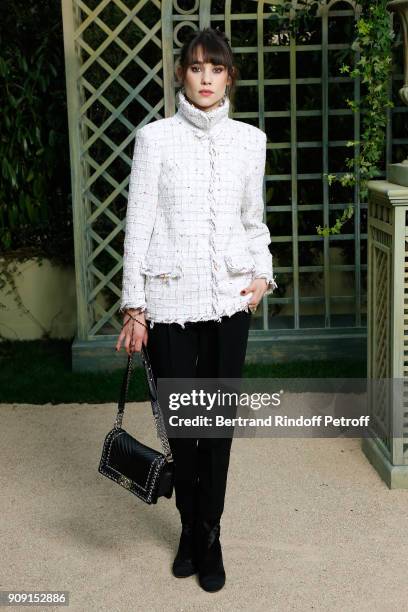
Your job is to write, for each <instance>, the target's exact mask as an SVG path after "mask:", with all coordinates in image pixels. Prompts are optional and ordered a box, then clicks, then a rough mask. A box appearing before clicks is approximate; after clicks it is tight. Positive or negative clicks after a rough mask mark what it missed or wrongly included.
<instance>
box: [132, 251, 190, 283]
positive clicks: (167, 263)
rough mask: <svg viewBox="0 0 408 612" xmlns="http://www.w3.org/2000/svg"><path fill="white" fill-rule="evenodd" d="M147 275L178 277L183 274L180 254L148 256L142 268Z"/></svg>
mask: <svg viewBox="0 0 408 612" xmlns="http://www.w3.org/2000/svg"><path fill="white" fill-rule="evenodd" d="M140 271H141V272H142V274H144V275H145V276H159V277H162V278H178V277H179V276H181V261H180V256H179V255H177V254H176V253H168V254H160V255H156V256H153V257H151V258H149V259H148V258H146V259H145V260H144V261H143V263H142V265H141V268H140Z"/></svg>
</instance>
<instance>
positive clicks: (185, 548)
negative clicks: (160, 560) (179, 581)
mask: <svg viewBox="0 0 408 612" xmlns="http://www.w3.org/2000/svg"><path fill="white" fill-rule="evenodd" d="M194 533H195V529H194V521H192V520H189V521H182V529H181V536H180V543H179V547H178V551H177V555H176V558H175V559H174V561H173V574H174V576H176V577H177V578H187V576H192V575H193V574H195V573H196V571H197V566H196V558H195V557H196V555H195V547H194V544H195V538H194Z"/></svg>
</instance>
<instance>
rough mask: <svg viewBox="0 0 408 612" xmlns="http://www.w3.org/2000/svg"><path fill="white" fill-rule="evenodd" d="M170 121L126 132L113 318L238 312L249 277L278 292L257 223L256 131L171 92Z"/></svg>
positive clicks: (212, 316)
mask: <svg viewBox="0 0 408 612" xmlns="http://www.w3.org/2000/svg"><path fill="white" fill-rule="evenodd" d="M176 100H177V112H176V114H175V115H173V116H172V117H168V118H165V119H159V120H157V121H154V122H152V123H149V124H146V125H144V126H143V127H142V128H140V129H138V130H137V132H136V140H135V147H134V154H133V160H132V168H131V174H130V183H129V195H128V205H127V213H126V229H125V240H124V257H123V283H122V298H121V304H120V309H119V312H123V311H125V310H126V309H127V308H141V309H142V310H143V311H144V313H145V317H146V320H147V321H148V323H149V325H150V327H153V325H154V323H155V322H156V323H157V322H163V323H179V324H180V325H181V326H182V327H183V328H184V327H185V323H186V322H188V321H206V320H216V321H220V320H221V317H222V316H225V315H227V316H231V315H232V314H234V313H235V312H238V311H240V310H246V311H248V302H249V301H250V299H251V297H252V293H249V294H247V295H244V296H241V295H240V291H241V290H242V289H243V288H244V287H246V286H247V285H248V284H249V283H250V281H251V280H252V279H254V278H265V279H266V280H267V282H268V288H267V291H266V294H270V293H272V292H273V290H274V289H275V288H277V287H278V285H277V283H276V281H275V278H274V276H273V266H272V254H271V253H270V250H269V247H268V245H269V244H270V243H271V238H270V233H269V230H268V227H267V225H266V224H265V223H264V222H263V211H264V201H263V176H264V171H265V157H266V135H265V133H264V132H263V131H262V130H260V129H258V128H257V127H254V126H252V125H250V124H248V123H244V122H241V121H236V120H234V119H230V118H229V117H228V112H229V106H230V103H229V99H228V97H227V98H225V101H224V103H223V104H221V105H220V106H218V107H217V108H215V109H213V110H212V111H208V112H206V111H202V110H200V109H198V108H197V107H196V106H194V105H193V104H191V103H190V102H188V101H187V99H186V98H185V96H184V95H183V93H182V92H181V91H179V92H178V94H177V99H176Z"/></svg>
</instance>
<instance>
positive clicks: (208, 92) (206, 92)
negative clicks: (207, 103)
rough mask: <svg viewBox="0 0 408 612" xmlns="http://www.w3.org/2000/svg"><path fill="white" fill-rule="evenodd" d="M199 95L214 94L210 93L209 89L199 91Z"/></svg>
mask: <svg viewBox="0 0 408 612" xmlns="http://www.w3.org/2000/svg"><path fill="white" fill-rule="evenodd" d="M199 93H200V94H212V93H214V92H213V91H210V90H209V89H201V91H200V92H199Z"/></svg>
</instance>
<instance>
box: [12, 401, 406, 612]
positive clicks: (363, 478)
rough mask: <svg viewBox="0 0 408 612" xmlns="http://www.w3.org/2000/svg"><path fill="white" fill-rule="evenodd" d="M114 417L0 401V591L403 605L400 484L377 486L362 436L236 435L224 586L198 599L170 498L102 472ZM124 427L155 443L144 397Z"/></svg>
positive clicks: (100, 606)
mask: <svg viewBox="0 0 408 612" xmlns="http://www.w3.org/2000/svg"><path fill="white" fill-rule="evenodd" d="M115 414H116V405H114V404H104V405H89V404H70V405H59V406H52V405H51V404H46V405H44V406H31V405H26V404H25V405H11V404H8V405H4V404H3V405H0V418H1V429H0V432H1V433H0V435H1V454H2V461H1V466H2V469H1V485H2V503H1V531H2V537H1V544H2V546H1V550H2V551H3V552H2V557H3V558H2V562H1V569H0V579H1V585H0V586H1V589H3V590H5V589H7V590H9V589H20V590H31V589H37V590H38V589H43V590H67V591H69V593H70V606H69V609H70V610H75V611H77V610H78V611H86V612H91V611H93V610H98V611H105V610H106V611H108V612H114V611H115V612H116V611H118V612H130V611H139V610H140V611H142V610H143V611H147V612H156V611H157V612H159V611H160V612H162V611H163V610H165V611H168V612H173V611H188V612H190V611H191V612H199V611H211V612H212V611H218V610H219V611H223V612H224V611H225V612H226V611H231V612H237V611H239V610H245V611H248V612H252V611H268V612H269V611H271V610H277V611H279V612H286V611H290V610H301V611H305V610H324V611H326V610H329V611H332V610H333V611H334V610H335V611H337V610H339V611H340V610H341V611H342V612H344V611H349V610H350V611H351V610H352V611H354V610H355V611H357V610H358V611H365V610H367V611H370V612H372V611H373V610H375V611H377V610H378V611H381V612H384V611H386V612H388V611H394V610H395V611H397V610H398V611H401V610H405V609H407V606H408V604H407V602H408V579H407V576H408V491H401V490H392V491H391V490H389V489H388V488H387V486H386V485H385V484H384V483H383V482H382V481H381V479H380V478H379V476H378V475H377V473H376V472H375V471H374V469H373V467H372V466H371V465H370V464H369V463H368V461H367V460H366V458H365V456H364V455H363V453H362V451H361V448H360V446H361V444H360V440H359V439H344V438H329V439H306V438H302V439H293V438H285V439H282V438H280V439H269V438H257V439H254V438H252V439H251V438H236V439H235V440H234V441H233V446H232V452H231V463H230V472H229V480H228V489H227V497H226V506H225V511H224V515H223V522H222V528H221V541H222V544H223V552H224V562H225V568H226V572H227V582H226V585H225V587H224V589H222V590H221V591H220V592H218V593H205V592H204V591H202V590H201V589H200V587H199V585H198V583H197V579H196V577H191V578H186V579H176V578H174V577H173V576H172V574H171V569H170V568H171V563H172V561H173V557H174V554H175V550H176V548H177V544H178V538H179V519H178V513H177V511H176V508H175V505H174V497H172V499H170V500H168V499H164V498H161V499H160V500H159V503H158V504H157V506H147V505H146V504H144V503H143V502H141V501H139V500H138V499H137V498H136V497H134V496H133V495H131V494H130V493H128V492H127V491H126V490H125V489H122V488H121V487H119V486H117V485H115V484H114V483H112V482H110V481H109V480H108V479H107V478H105V477H103V476H102V475H100V474H99V473H98V471H97V467H98V464H99V458H100V454H101V449H102V442H103V439H104V436H105V434H106V433H107V431H108V430H109V429H110V428H111V426H112V425H113V421H114V416H115ZM124 426H125V427H126V428H127V429H129V431H131V432H132V433H133V434H134V435H135V436H137V437H139V436H140V438H141V439H142V440H143V441H144V442H145V443H146V444H150V445H153V446H156V447H157V439H156V436H155V434H154V431H153V427H152V421H151V413H150V407H149V405H148V404H147V403H143V404H128V406H127V411H126V413H125V420H124ZM14 609H16V608H14ZM17 609H21V610H23V609H24V610H27V608H26V607H24V608H23V607H19V608H17ZM35 609H36V610H41V609H42V608H39V607H37V608H35ZM43 609H44V610H49V611H51V610H52V611H53V610H61V609H62V610H63V609H64V608H57V607H47V608H43Z"/></svg>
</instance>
